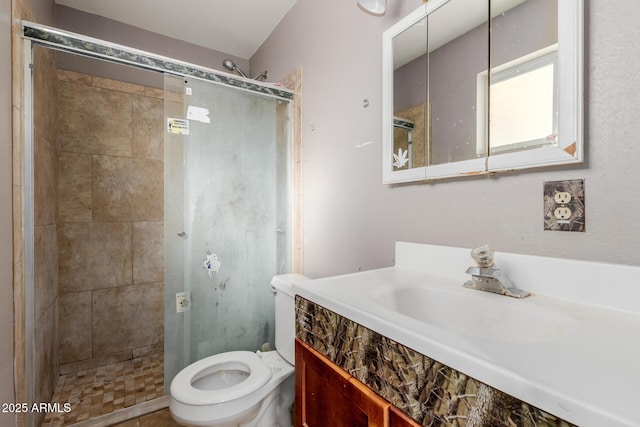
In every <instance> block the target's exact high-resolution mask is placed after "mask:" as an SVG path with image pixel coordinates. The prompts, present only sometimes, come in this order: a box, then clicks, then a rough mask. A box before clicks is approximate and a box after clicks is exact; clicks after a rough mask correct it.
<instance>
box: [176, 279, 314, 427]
mask: <svg viewBox="0 0 640 427" xmlns="http://www.w3.org/2000/svg"><path fill="white" fill-rule="evenodd" d="M304 280H307V278H306V277H304V276H301V275H299V274H284V275H280V276H274V277H273V279H272V280H271V286H272V290H273V292H274V294H275V298H274V300H275V335H276V350H273V351H267V352H261V351H257V352H255V353H253V352H251V351H229V352H226V353H220V354H216V355H213V356H209V357H206V358H204V359H202V360H198V361H197V362H195V363H192V364H191V365H189V366H187V367H186V368H184V369H183V370H182V371H180V372H179V373H178V374H177V375H176V376H175V378H174V379H173V381H172V382H171V387H170V394H171V397H170V400H169V410H170V412H171V415H172V416H173V418H174V419H175V420H176V421H177V422H179V423H180V424H183V425H185V426H211V427H290V426H291V410H290V408H291V405H292V404H293V400H294V398H295V391H294V376H293V375H292V374H293V372H294V366H293V365H294V362H295V359H294V338H295V308H294V296H293V290H292V286H293V284H294V283H299V282H301V281H304Z"/></svg>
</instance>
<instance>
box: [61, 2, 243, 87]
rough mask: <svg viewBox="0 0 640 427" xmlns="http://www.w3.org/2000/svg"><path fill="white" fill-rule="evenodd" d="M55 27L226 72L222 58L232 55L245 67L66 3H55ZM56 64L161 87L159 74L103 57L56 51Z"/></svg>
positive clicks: (186, 44)
mask: <svg viewBox="0 0 640 427" xmlns="http://www.w3.org/2000/svg"><path fill="white" fill-rule="evenodd" d="M56 27H58V28H62V29H65V30H68V31H72V32H75V33H79V34H83V35H86V36H91V37H96V38H99V39H102V40H106V41H110V42H113V43H118V44H123V45H126V46H129V47H134V48H136V49H140V50H144V51H147V52H151V53H155V54H157V55H162V56H167V57H169V58H174V59H179V60H181V61H185V62H190V63H193V64H198V65H202V66H204V67H207V68H213V69H215V70H222V71H225V72H228V71H227V70H225V69H224V68H223V67H222V61H223V60H225V59H227V58H229V59H232V60H233V61H234V62H235V63H236V65H238V67H240V68H241V69H242V70H245V71H246V70H247V69H248V68H249V61H247V60H246V59H242V58H239V57H237V56H234V55H228V54H226V53H224V52H218V51H215V50H211V49H208V48H205V47H202V46H197V45H194V44H192V43H187V42H185V41H182V40H178V39H174V38H171V37H166V36H163V35H160V34H157V33H153V32H151V31H147V30H143V29H141V28H137V27H134V26H132V25H128V24H124V23H122V22H118V21H114V20H111V19H107V18H103V17H101V16H97V15H93V14H90V13H86V12H82V11H80V10H77V9H72V8H70V7H67V6H61V5H57V6H56ZM57 62H58V68H62V69H65V70H72V71H78V72H81V73H87V74H91V75H96V76H101V77H107V78H111V79H115V80H120V81H126V82H130V83H135V84H141V85H147V86H153V87H162V85H163V80H162V75H161V74H158V75H156V76H155V78H154V75H153V74H151V73H148V72H145V71H141V70H136V69H134V68H128V67H123V66H121V65H115V64H111V63H108V62H105V61H96V60H95V59H89V58H83V57H80V56H78V55H59V56H58V58H57Z"/></svg>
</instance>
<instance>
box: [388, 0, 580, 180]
mask: <svg viewBox="0 0 640 427" xmlns="http://www.w3.org/2000/svg"><path fill="white" fill-rule="evenodd" d="M582 25H583V0H429V1H428V2H427V3H425V4H424V5H423V6H421V7H420V8H418V9H417V10H415V11H414V12H412V13H411V14H409V15H408V16H406V17H405V18H403V19H401V20H400V21H399V22H398V23H396V24H395V25H393V26H392V27H391V28H389V29H388V30H386V31H385V32H384V34H383V67H384V68H383V182H384V183H400V182H409V181H419V180H430V179H439V178H452V177H458V176H468V175H475V174H485V173H493V172H502V171H509V170H517V169H528V168H535V167H542V166H552V165H562V164H571V163H580V162H582V160H583V141H582V133H583V132H582V110H583V109H582V102H583V99H582V67H583V60H582V55H583V29H582Z"/></svg>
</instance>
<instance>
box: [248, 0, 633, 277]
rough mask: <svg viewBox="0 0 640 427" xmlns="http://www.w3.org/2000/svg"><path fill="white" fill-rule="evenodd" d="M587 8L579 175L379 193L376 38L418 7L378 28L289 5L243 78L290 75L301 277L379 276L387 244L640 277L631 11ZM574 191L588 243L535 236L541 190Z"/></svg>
mask: <svg viewBox="0 0 640 427" xmlns="http://www.w3.org/2000/svg"><path fill="white" fill-rule="evenodd" d="M585 3H586V4H587V8H586V9H587V10H586V17H585V24H586V34H585V41H586V64H585V71H586V80H585V87H586V108H585V117H586V128H585V130H586V157H587V162H586V163H585V164H584V165H582V166H579V167H567V168H561V169H543V170H539V171H536V172H521V173H513V174H505V175H500V176H498V177H475V178H467V179H458V180H450V181H442V182H438V183H435V184H410V185H398V186H387V185H383V184H382V182H381V181H382V179H381V178H382V172H381V164H382V161H381V155H382V153H381V151H382V149H381V101H382V100H381V66H380V63H381V59H382V49H381V34H382V31H383V30H384V29H386V28H387V27H389V26H390V25H392V24H393V23H395V22H396V21H397V20H398V19H399V17H400V16H401V15H402V14H404V13H407V12H409V11H411V10H413V9H415V8H416V7H418V6H419V4H420V2H419V1H414V0H411V1H410V0H404V1H402V0H394V1H393V2H389V7H390V10H388V12H387V15H386V16H385V17H382V18H376V17H372V16H369V15H366V14H364V13H362V12H361V11H360V9H358V7H357V6H356V3H355V1H337V2H315V1H308V0H301V1H299V2H298V3H297V4H296V5H295V6H294V7H293V9H292V10H291V11H290V12H289V14H288V15H287V16H286V17H285V18H284V19H283V21H282V22H281V23H280V25H279V26H278V28H277V29H276V31H274V33H273V34H272V35H271V36H270V37H269V39H268V40H267V41H266V42H265V43H264V44H263V46H262V47H261V48H260V49H259V51H258V52H257V53H256V54H255V55H254V57H253V58H252V59H251V66H252V68H254V69H263V68H268V69H269V70H270V73H271V74H270V75H271V76H272V78H273V79H275V80H277V79H278V78H281V77H282V76H284V75H285V74H286V73H288V72H289V71H290V70H293V69H294V68H295V67H296V66H298V65H299V64H302V69H303V103H304V104H303V109H302V111H303V118H302V121H303V123H302V139H303V144H304V146H303V173H304V177H303V179H304V215H305V225H304V227H305V273H306V274H308V275H309V276H312V277H319V276H328V275H333V274H338V273H346V272H352V271H357V270H359V269H371V268H378V267H383V266H389V265H391V264H392V262H393V253H394V242H395V241H398V240H406V241H412V242H422V243H433V244H441V245H451V246H459V247H475V246H478V245H481V244H484V243H488V244H491V245H492V246H494V247H495V248H496V249H497V250H500V251H508V252H516V253H524V254H537V255H544V256H553V257H566V258H577V259H586V260H593V261H605V262H618V263H624V264H634V265H640V258H639V257H638V255H637V253H636V248H637V247H638V241H640V225H639V224H638V222H637V220H636V215H637V212H640V197H639V196H638V194H637V190H636V187H637V182H638V181H639V180H640V168H639V167H638V164H640V148H638V145H637V144H636V139H637V133H638V131H640V122H639V121H638V120H637V111H638V102H639V101H638V100H639V99H640V74H639V73H637V71H636V70H637V69H638V67H640V56H638V55H635V54H633V55H630V54H629V53H630V52H637V48H636V46H635V44H636V41H637V40H638V39H639V38H640V26H638V25H637V22H638V21H639V20H640V10H639V9H638V8H637V7H636V5H635V4H634V3H633V2H628V1H625V0H598V1H591V0H587V1H586V2H585ZM364 98H368V99H369V101H370V106H369V107H368V108H363V106H362V100H363V99H364ZM368 141H372V142H373V143H372V144H369V145H365V146H362V144H363V143H366V142H368ZM573 178H584V179H585V185H586V229H587V231H586V232H585V233H568V232H551V231H543V183H544V182H545V181H548V180H561V179H573Z"/></svg>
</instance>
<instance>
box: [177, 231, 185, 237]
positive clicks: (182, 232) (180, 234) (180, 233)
mask: <svg viewBox="0 0 640 427" xmlns="http://www.w3.org/2000/svg"><path fill="white" fill-rule="evenodd" d="M178 236H180V237H187V233H185V232H184V231H181V232H179V233H178Z"/></svg>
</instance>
